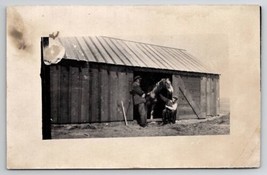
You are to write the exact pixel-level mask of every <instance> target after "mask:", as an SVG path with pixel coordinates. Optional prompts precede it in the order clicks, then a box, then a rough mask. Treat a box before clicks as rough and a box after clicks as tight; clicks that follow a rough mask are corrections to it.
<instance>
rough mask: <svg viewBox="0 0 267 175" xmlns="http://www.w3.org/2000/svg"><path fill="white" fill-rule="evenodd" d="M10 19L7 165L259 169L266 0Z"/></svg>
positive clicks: (54, 10)
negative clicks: (261, 4) (262, 27)
mask: <svg viewBox="0 0 267 175" xmlns="http://www.w3.org/2000/svg"><path fill="white" fill-rule="evenodd" d="M6 16H7V26H6V27H7V30H6V31H7V33H6V37H7V38H6V39H7V168H9V169H39V168H41V169H62V168H64V169H76V168H83V169H102V168H103V169H107V168H109V169H110V168H128V169H129V168H250V167H251V168H252V167H259V166H260V107H261V106H260V94H261V93H260V7H259V6H257V5H221V6H215V5H206V6H192V5H187V6H186V5H184V6H180V5H169V6H29V7H27V6H23V7H22V6H14V7H8V8H7V10H6Z"/></svg>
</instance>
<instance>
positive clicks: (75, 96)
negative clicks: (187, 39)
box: [41, 32, 230, 139]
mask: <svg viewBox="0 0 267 175" xmlns="http://www.w3.org/2000/svg"><path fill="white" fill-rule="evenodd" d="M57 35H59V32H58V33H56V32H55V34H54V33H53V35H51V36H50V37H43V38H42V42H41V43H42V58H41V59H42V73H41V76H42V94H43V96H42V97H43V98H42V99H43V100H42V105H43V120H42V121H43V138H44V139H61V138H90V137H136V136H180V135H227V134H229V133H230V106H229V99H227V98H222V99H221V98H220V77H221V74H220V73H219V71H218V70H217V71H216V70H213V69H214V67H211V68H210V67H209V64H208V63H206V64H205V60H199V59H198V58H197V57H195V56H193V55H191V54H190V53H189V52H188V51H187V50H185V49H179V48H173V47H168V46H161V45H156V44H150V43H142V42H138V41H130V40H125V39H120V38H114V37H106V36H85V37H84V36H82V37H57ZM166 40H168V38H166ZM225 59H226V60H227V58H225ZM221 83H224V82H221Z"/></svg>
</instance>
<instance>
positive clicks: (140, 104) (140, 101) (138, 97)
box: [131, 76, 147, 127]
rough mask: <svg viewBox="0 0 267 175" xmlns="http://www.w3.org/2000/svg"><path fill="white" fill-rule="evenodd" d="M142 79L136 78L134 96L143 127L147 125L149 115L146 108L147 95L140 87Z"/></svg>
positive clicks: (133, 89)
mask: <svg viewBox="0 0 267 175" xmlns="http://www.w3.org/2000/svg"><path fill="white" fill-rule="evenodd" d="M141 79H142V78H141V77H140V76H136V77H134V82H133V84H132V91H131V92H132V95H133V100H134V106H135V108H136V110H137V111H138V113H139V117H140V119H139V124H140V126H142V127H145V126H146V125H147V113H146V108H145V102H146V100H145V93H144V91H143V90H142V89H141V87H140V82H141Z"/></svg>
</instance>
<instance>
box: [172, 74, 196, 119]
mask: <svg viewBox="0 0 267 175" xmlns="http://www.w3.org/2000/svg"><path fill="white" fill-rule="evenodd" d="M178 76H179V75H173V78H172V84H173V87H174V94H176V95H177V94H178V99H179V102H178V103H179V104H178V112H177V116H176V118H177V119H191V118H197V115H196V114H195V112H194V111H193V109H192V107H191V106H190V104H189V103H188V101H187V99H186V97H185V96H184V95H183V93H181V92H180V90H179V86H180V84H179V80H178ZM180 77H181V79H182V80H183V82H184V85H185V87H186V89H187V91H188V93H190V94H191V96H192V98H193V99H194V101H195V102H196V104H197V105H200V77H193V76H180Z"/></svg>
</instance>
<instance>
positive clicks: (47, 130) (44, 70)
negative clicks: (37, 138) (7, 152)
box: [41, 37, 51, 139]
mask: <svg viewBox="0 0 267 175" xmlns="http://www.w3.org/2000/svg"><path fill="white" fill-rule="evenodd" d="M48 45H49V39H48V37H45V38H42V41H41V78H42V134H43V139H51V120H50V116H51V110H50V90H49V87H50V85H49V83H50V80H49V67H48V66H46V65H45V64H44V59H43V47H45V46H48Z"/></svg>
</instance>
